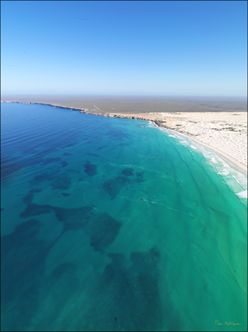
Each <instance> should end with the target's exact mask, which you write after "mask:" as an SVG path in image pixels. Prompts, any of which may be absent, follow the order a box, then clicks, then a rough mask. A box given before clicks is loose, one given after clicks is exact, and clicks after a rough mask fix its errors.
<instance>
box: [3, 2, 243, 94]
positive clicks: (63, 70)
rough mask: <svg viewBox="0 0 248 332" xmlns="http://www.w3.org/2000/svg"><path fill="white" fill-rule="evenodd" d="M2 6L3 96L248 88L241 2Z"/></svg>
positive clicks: (223, 91)
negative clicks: (247, 86)
mask: <svg viewBox="0 0 248 332" xmlns="http://www.w3.org/2000/svg"><path fill="white" fill-rule="evenodd" d="M1 7H2V14H1V15H2V45H1V46H2V63H1V66H2V94H3V95H4V94H27V95H28V94H75V95H76V94H107V95H110V94H117V95H129V94H132V95H183V96H185V95H202V96H203V95H215V96H216V95H220V96H245V95H246V85H247V82H246V73H247V60H246V57H247V42H246V38H247V35H246V30H247V15H246V10H247V3H246V2H242V1H233V2H229V1H219V2H218V1H209V2H208V1H206V2H205V1H186V2H184V1H183V2H180V1H178V2H177V1H176V2H173V1H171V2H170V1H166V2H156V1H153V2H131V1H127V2H124V1H123V2H121V1H120V2H90V1H89V2H74V1H68V2H66V1H65V2H62V1H61V2H60V1H55V2H50V1H48V2H46V1H45V2H42V1H40V2H38V1H37V2H35V1H34V2H29V1H27V2H21V1H16V2H9V1H3V2H2V3H1Z"/></svg>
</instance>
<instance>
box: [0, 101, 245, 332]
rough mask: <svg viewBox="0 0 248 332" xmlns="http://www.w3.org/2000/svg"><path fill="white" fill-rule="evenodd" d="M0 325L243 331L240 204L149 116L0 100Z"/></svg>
mask: <svg viewBox="0 0 248 332" xmlns="http://www.w3.org/2000/svg"><path fill="white" fill-rule="evenodd" d="M1 106H2V110H1V119H2V131H1V135H2V164H1V175H2V204H1V215H2V218H1V221H2V222H1V230H2V232H1V245H2V251H1V254H2V261H1V277H2V278H1V287H2V306H1V318H2V319H1V324H2V330H3V331H13V330H15V331H42V330H44V331H58V330H62V331H91V330H93V331H96V330H99V331H104V330H105V331H106V330H108V331H109V330H112V331H114V330H120V331H127V330H129V331H130V330H131V331H150V330H157V331H175V330H178V331H189V330H201V331H206V330H209V331H210V330H212V331H216V330H220V331H223V330H230V331H240V330H242V331H245V330H246V324H247V320H246V308H247V301H246V297H247V288H246V283H247V266H246V258H247V251H246V250H247V240H246V236H247V228H246V217H247V210H246V208H247V206H246V203H245V202H244V200H240V199H239V198H238V197H237V196H236V195H235V194H234V192H233V191H232V189H231V188H230V187H229V186H228V185H227V184H226V182H225V180H224V178H223V177H221V176H219V175H218V174H217V173H216V172H214V170H213V169H212V167H211V165H209V164H208V163H207V161H206V160H205V159H204V157H203V156H202V155H201V154H200V153H198V152H197V151H193V150H190V149H189V148H187V147H185V146H183V145H182V144H180V142H178V141H177V140H176V139H175V138H173V137H170V136H169V135H166V134H165V133H163V132H161V131H160V130H158V129H157V128H154V127H151V126H149V124H148V123H147V122H145V121H135V120H124V119H111V118H104V117H98V116H92V115H86V114H80V113H79V112H76V111H69V110H65V109H59V108H53V107H48V106H41V105H21V104H2V105H1Z"/></svg>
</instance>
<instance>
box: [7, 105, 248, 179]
mask: <svg viewBox="0 0 248 332" xmlns="http://www.w3.org/2000/svg"><path fill="white" fill-rule="evenodd" d="M1 103H16V104H29V105H42V106H50V107H54V108H61V109H67V110H71V111H78V112H80V113H83V114H90V115H95V116H103V117H109V118H120V119H130V120H144V121H151V122H152V123H153V124H154V125H155V126H157V127H159V128H160V129H162V130H164V131H167V132H171V133H172V134H174V135H178V136H179V137H180V136H181V137H184V138H186V139H189V140H190V141H192V142H194V143H195V144H197V145H199V147H203V148H206V149H207V150H209V151H210V152H213V153H215V154H216V155H217V156H218V157H219V158H220V159H222V160H223V161H224V162H226V163H227V164H228V165H229V166H230V167H231V168H232V169H234V170H235V171H237V172H238V173H241V174H242V175H244V176H245V177H247V172H248V171H247V167H246V166H245V165H243V164H241V163H240V162H239V161H237V160H235V159H234V158H232V157H230V156H229V155H227V154H225V153H223V151H220V150H219V149H217V148H216V147H213V146H211V145H210V144H207V143H205V142H202V141H201V140H199V139H197V138H195V136H192V135H190V133H187V132H186V133H185V132H181V131H179V130H175V128H170V127H169V126H168V125H166V124H165V122H166V121H161V120H158V119H154V113H152V112H151V113H147V114H142V113H136V114H134V113H133V114H130V113H126V114H123V113H111V112H109V113H100V112H99V113H97V112H90V111H88V110H87V109H85V108H81V107H80V108H77V107H70V106H63V105H60V104H53V103H42V102H22V101H9V100H6V101H5V100H1ZM179 114H180V113H179ZM172 115H173V113H172Z"/></svg>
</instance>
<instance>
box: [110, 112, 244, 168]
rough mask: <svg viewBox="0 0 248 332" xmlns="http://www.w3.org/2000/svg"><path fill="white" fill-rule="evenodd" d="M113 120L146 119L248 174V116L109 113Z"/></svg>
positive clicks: (213, 113) (194, 113) (185, 113)
mask: <svg viewBox="0 0 248 332" xmlns="http://www.w3.org/2000/svg"><path fill="white" fill-rule="evenodd" d="M105 115H106V116H110V117H123V118H131V119H134V118H135V119H144V120H151V121H154V122H155V123H156V124H157V125H159V126H161V127H165V128H167V129H170V130H174V131H176V132H178V133H180V134H184V135H187V136H188V137H190V138H191V139H192V140H194V141H196V142H198V143H200V144H202V145H204V146H206V147H208V148H210V149H212V150H214V151H215V152H216V153H217V154H219V155H220V156H221V157H222V158H224V159H225V160H226V161H227V162H228V163H229V164H230V166H232V167H234V168H236V169H237V170H238V171H241V172H242V173H247V113H246V112H183V113H180V112H176V113H162V112H156V113H152V112H151V113H138V114H137V113H128V114H127V113H121V114H120V113H107V114H105Z"/></svg>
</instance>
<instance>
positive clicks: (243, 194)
mask: <svg viewBox="0 0 248 332" xmlns="http://www.w3.org/2000/svg"><path fill="white" fill-rule="evenodd" d="M237 195H238V196H239V197H240V198H247V190H243V191H240V192H239V193H237Z"/></svg>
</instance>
